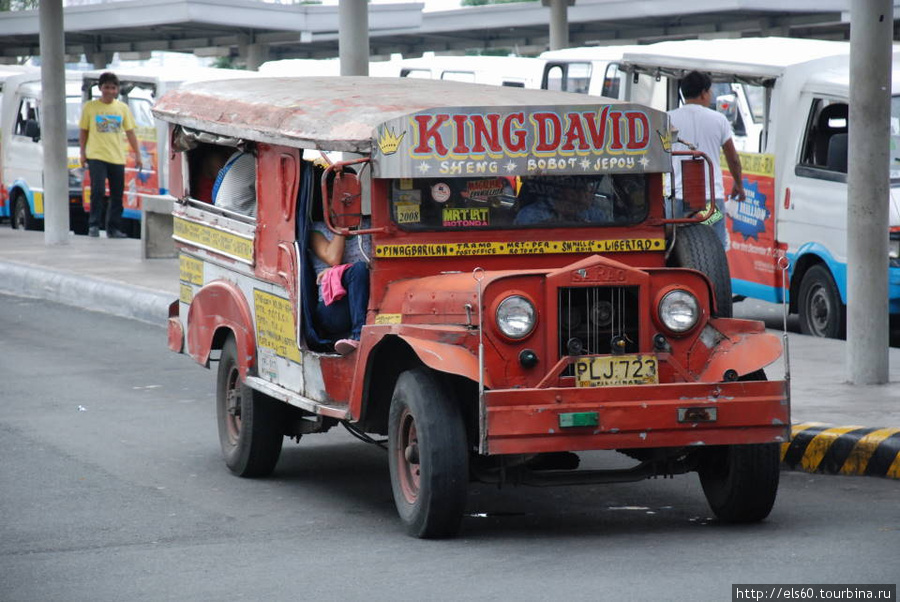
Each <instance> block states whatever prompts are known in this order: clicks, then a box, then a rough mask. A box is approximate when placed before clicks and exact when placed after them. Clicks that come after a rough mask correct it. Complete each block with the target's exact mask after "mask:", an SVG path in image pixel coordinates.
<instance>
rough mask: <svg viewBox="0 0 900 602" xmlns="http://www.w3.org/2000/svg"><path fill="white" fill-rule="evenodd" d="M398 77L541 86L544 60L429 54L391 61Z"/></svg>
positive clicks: (525, 86)
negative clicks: (429, 55) (427, 55)
mask: <svg viewBox="0 0 900 602" xmlns="http://www.w3.org/2000/svg"><path fill="white" fill-rule="evenodd" d="M390 65H391V66H395V67H397V68H398V70H399V71H398V73H397V74H396V75H399V76H400V77H413V78H419V79H444V80H451V81H457V82H469V83H473V84H488V85H491V86H510V87H514V88H529V89H534V90H537V89H540V87H541V77H542V75H543V69H544V61H543V60H541V59H537V58H526V57H519V56H432V57H421V58H415V59H402V60H400V61H391V62H390Z"/></svg>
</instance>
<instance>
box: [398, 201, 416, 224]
mask: <svg viewBox="0 0 900 602" xmlns="http://www.w3.org/2000/svg"><path fill="white" fill-rule="evenodd" d="M394 207H396V208H397V223H398V224H418V223H419V222H421V221H422V210H421V207H422V206H421V205H420V204H419V203H397V204H396V205H394Z"/></svg>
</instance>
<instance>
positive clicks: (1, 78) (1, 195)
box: [0, 65, 30, 218]
mask: <svg viewBox="0 0 900 602" xmlns="http://www.w3.org/2000/svg"><path fill="white" fill-rule="evenodd" d="M29 70H30V69H29V68H28V67H20V66H18V65H0V218H2V217H9V215H10V208H9V197H8V195H7V191H6V186H5V185H4V183H3V177H2V173H3V146H2V145H3V120H2V113H3V109H2V107H3V91H4V88H5V86H6V81H7V80H8V79H10V78H11V77H14V76H16V75H21V74H23V73H27V72H28V71H29Z"/></svg>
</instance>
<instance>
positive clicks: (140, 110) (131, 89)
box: [76, 67, 254, 237]
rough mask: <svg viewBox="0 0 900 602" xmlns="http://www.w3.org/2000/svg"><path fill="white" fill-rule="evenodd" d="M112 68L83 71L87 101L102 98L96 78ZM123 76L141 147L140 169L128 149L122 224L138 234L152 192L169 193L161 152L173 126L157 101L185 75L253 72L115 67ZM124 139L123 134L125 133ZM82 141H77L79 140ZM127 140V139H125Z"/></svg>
mask: <svg viewBox="0 0 900 602" xmlns="http://www.w3.org/2000/svg"><path fill="white" fill-rule="evenodd" d="M105 71H107V70H105V69H104V70H98V71H87V72H85V73H84V74H83V76H82V77H83V82H82V86H81V90H82V92H83V99H82V100H83V102H87V101H89V100H91V99H93V98H99V96H100V88H99V86H98V85H97V82H98V80H99V78H100V75H101V74H102V73H104V72H105ZM115 73H116V76H117V77H118V78H119V83H120V86H119V99H120V100H121V101H122V102H124V103H125V104H127V105H128V107H129V108H130V109H131V113H132V114H133V115H134V121H135V134H136V136H137V138H138V144H139V146H140V149H141V162H142V163H143V167H142V169H141V170H140V171H138V169H137V168H136V167H135V164H134V157H133V156H132V155H131V153H126V156H127V159H126V161H127V163H126V165H125V193H124V195H123V197H122V217H123V218H124V220H123V230H124V231H125V232H127V233H129V234H131V235H132V236H133V237H138V236H139V233H140V219H141V208H142V206H143V200H144V199H145V198H147V197H154V198H168V180H169V174H168V166H167V162H166V161H163V162H162V163H160V160H159V158H160V157H166V156H167V153H168V148H169V140H168V138H167V135H168V132H167V127H166V125H165V124H163V123H160V122H157V121H156V120H155V119H154V118H153V115H152V114H151V112H150V109H151V107H152V106H153V103H154V102H156V100H157V99H158V98H160V97H161V96H162V95H163V94H165V93H166V92H167V91H168V90H171V89H174V88H177V87H178V86H180V85H181V84H183V83H184V82H186V81H206V80H214V79H231V78H235V77H240V78H247V77H253V75H254V74H248V72H246V71H236V70H231V69H212V68H199V67H198V68H192V69H175V70H173V69H167V68H159V69H150V68H141V69H136V70H133V71H116V72H115ZM123 140H124V134H123ZM76 142H77V141H76ZM123 144H125V143H124V142H123ZM85 176H86V177H85V178H84V183H83V188H84V194H83V199H84V210H85V211H86V212H88V213H89V212H90V208H91V181H90V176H89V174H87V173H85Z"/></svg>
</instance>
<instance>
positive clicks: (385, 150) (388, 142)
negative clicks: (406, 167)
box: [378, 128, 406, 155]
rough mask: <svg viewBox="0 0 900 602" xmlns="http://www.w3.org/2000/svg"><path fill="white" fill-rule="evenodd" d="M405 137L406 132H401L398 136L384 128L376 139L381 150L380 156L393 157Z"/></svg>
mask: <svg viewBox="0 0 900 602" xmlns="http://www.w3.org/2000/svg"><path fill="white" fill-rule="evenodd" d="M405 135H406V132H403V133H402V134H400V135H399V136H398V135H397V134H396V133H395V132H394V131H393V130H391V129H389V128H385V129H384V130H383V131H382V132H381V136H380V137H379V138H378V148H379V149H380V150H381V154H382V155H393V154H394V153H396V152H397V149H398V148H399V147H400V141H401V140H403V137H404V136H405Z"/></svg>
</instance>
